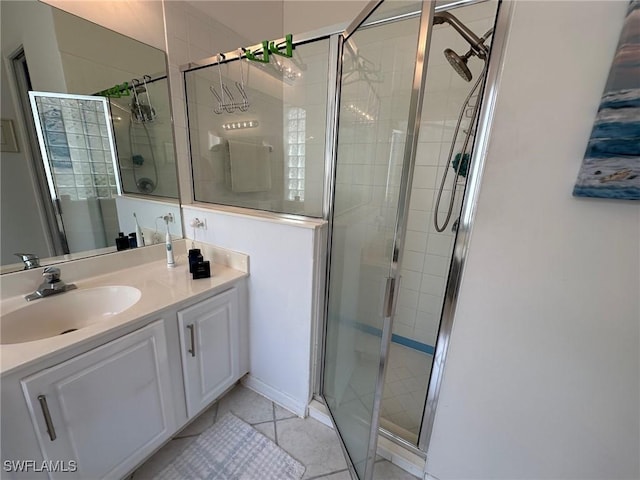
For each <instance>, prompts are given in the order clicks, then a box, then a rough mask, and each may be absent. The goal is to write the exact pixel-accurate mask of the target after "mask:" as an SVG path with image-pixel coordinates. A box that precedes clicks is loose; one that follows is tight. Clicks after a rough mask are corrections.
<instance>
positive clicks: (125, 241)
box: [116, 232, 129, 251]
mask: <svg viewBox="0 0 640 480" xmlns="http://www.w3.org/2000/svg"><path fill="white" fill-rule="evenodd" d="M116 248H117V249H118V251H120V250H128V249H129V237H125V236H124V233H122V232H120V233H119V234H118V238H116Z"/></svg>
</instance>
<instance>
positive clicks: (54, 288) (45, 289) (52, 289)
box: [24, 267, 78, 302]
mask: <svg viewBox="0 0 640 480" xmlns="http://www.w3.org/2000/svg"><path fill="white" fill-rule="evenodd" d="M42 276H43V277H44V281H43V282H42V283H41V284H40V286H39V287H38V289H37V290H36V291H35V292H33V293H30V294H29V295H26V296H25V297H24V298H25V299H26V300H27V302H30V301H31V300H36V299H38V298H43V297H48V296H50V295H55V294H56V293H64V292H67V291H69V290H73V289H75V288H78V287H76V286H75V284H73V283H64V282H63V281H62V280H60V269H59V268H57V267H46V268H45V269H44V270H43V271H42Z"/></svg>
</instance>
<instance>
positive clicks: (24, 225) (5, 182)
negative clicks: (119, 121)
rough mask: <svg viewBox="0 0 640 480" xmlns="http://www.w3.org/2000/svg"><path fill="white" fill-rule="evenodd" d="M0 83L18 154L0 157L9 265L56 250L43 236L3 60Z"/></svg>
mask: <svg viewBox="0 0 640 480" xmlns="http://www.w3.org/2000/svg"><path fill="white" fill-rule="evenodd" d="M0 75H1V78H0V82H1V84H2V96H1V98H0V107H1V108H2V110H1V117H2V119H3V120H4V119H7V120H11V121H12V122H13V128H14V130H15V134H16V138H17V142H18V148H19V149H20V151H19V152H2V154H0V180H1V181H2V184H1V185H0V192H2V201H0V206H1V207H2V211H1V212H0V220H1V221H2V223H1V224H0V231H2V236H1V237H0V241H1V243H0V252H1V253H2V261H1V262H0V264H2V265H7V264H13V263H19V262H20V260H19V259H18V257H16V256H14V255H13V254H14V253H18V252H21V253H36V254H37V255H38V256H39V257H41V258H44V257H49V256H51V255H52V254H53V251H51V250H50V249H49V246H48V244H47V242H46V239H45V238H44V235H43V234H42V229H43V222H44V221H45V219H44V218H42V217H41V216H40V210H39V208H38V204H37V203H36V190H35V183H34V182H35V179H32V178H31V170H30V168H29V162H30V158H29V157H30V155H29V154H28V148H29V146H28V144H27V141H26V138H25V137H24V135H23V132H22V131H21V130H20V128H19V127H20V125H19V122H18V112H17V111H16V110H15V108H14V106H13V101H12V98H11V95H10V91H9V88H8V77H7V72H6V68H5V60H4V58H3V59H2V65H1V68H0Z"/></svg>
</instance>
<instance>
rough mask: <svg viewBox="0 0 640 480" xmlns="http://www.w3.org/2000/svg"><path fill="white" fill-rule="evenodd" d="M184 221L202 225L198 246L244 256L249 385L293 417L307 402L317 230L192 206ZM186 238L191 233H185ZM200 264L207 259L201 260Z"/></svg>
mask: <svg viewBox="0 0 640 480" xmlns="http://www.w3.org/2000/svg"><path fill="white" fill-rule="evenodd" d="M183 215H184V221H185V224H186V225H189V223H190V222H191V220H192V219H193V218H194V217H198V218H199V219H200V220H206V224H207V229H206V230H197V232H196V239H197V240H198V241H202V242H206V243H210V244H213V245H217V246H220V247H223V248H228V249H230V250H236V251H239V252H242V253H246V254H248V255H249V262H250V274H249V278H248V289H249V338H250V347H249V348H250V354H249V355H250V365H251V368H250V377H249V380H248V383H249V385H250V386H251V387H252V388H254V389H255V390H257V391H259V392H260V393H263V394H265V395H266V396H267V397H270V398H271V399H273V400H275V401H276V402H278V403H280V404H281V405H283V406H284V407H286V408H289V409H290V410H292V411H294V412H295V413H297V414H299V415H305V414H306V409H307V405H308V402H309V400H310V397H311V393H312V390H311V336H312V332H311V326H312V323H313V322H312V321H313V315H314V313H315V312H314V311H313V305H314V304H313V292H314V291H315V286H314V283H313V282H314V278H315V271H316V270H315V269H316V268H322V264H320V263H318V260H316V259H315V256H316V255H315V243H314V242H316V241H317V238H318V237H317V234H318V230H317V227H319V225H320V224H321V222H313V223H312V222H308V223H306V224H300V225H296V224H295V222H289V224H286V223H277V222H273V221H269V220H265V219H257V218H255V217H254V218H251V217H247V216H244V215H236V214H227V213H221V212H214V211H208V210H206V209H198V208H192V207H184V208H183ZM186 235H187V238H192V237H193V230H192V229H190V228H187V229H186ZM205 260H210V259H208V258H205Z"/></svg>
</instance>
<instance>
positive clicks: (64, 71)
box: [0, 0, 182, 273]
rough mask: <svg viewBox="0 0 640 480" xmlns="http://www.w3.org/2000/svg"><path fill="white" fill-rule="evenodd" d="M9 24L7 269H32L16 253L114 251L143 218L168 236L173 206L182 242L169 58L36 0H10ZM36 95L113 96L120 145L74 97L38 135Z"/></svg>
mask: <svg viewBox="0 0 640 480" xmlns="http://www.w3.org/2000/svg"><path fill="white" fill-rule="evenodd" d="M0 20H1V26H0V32H1V35H2V38H1V42H0V48H1V50H2V69H1V70H2V72H1V74H2V79H1V82H0V86H1V89H2V97H1V102H0V106H1V109H2V111H1V116H2V123H3V139H4V138H5V125H6V126H7V128H9V127H11V133H14V132H15V137H16V142H15V144H16V146H17V148H12V149H8V148H5V147H4V140H3V149H2V152H1V154H0V155H1V157H0V158H1V162H0V165H1V167H2V170H1V174H0V178H1V180H2V186H1V188H0V193H1V197H2V198H1V201H0V205H1V207H2V212H1V215H0V219H1V222H2V225H1V248H0V253H1V257H2V258H1V260H2V261H1V265H2V267H1V270H0V271H1V272H2V273H7V272H11V271H17V270H21V269H22V268H23V266H24V265H23V263H22V262H21V259H20V258H19V257H17V256H15V254H16V253H22V254H26V253H30V254H35V255H37V256H38V257H39V258H40V264H41V265H47V264H52V263H59V262H63V261H67V260H71V259H76V258H83V257H86V256H92V255H100V254H105V253H113V252H116V251H117V250H116V246H115V245H116V242H115V239H116V237H117V236H118V233H119V232H123V233H124V234H125V235H129V234H130V233H132V232H135V231H136V221H137V223H138V224H139V225H140V228H141V230H142V233H143V235H144V238H145V244H146V245H151V244H153V243H161V242H162V241H163V240H164V233H165V231H166V226H165V224H164V222H163V221H162V220H161V218H160V217H162V216H166V215H167V214H168V213H170V214H171V216H172V217H173V219H174V221H173V223H170V224H169V230H170V232H171V234H172V235H173V236H174V237H176V238H181V237H182V222H181V220H180V205H179V200H178V198H179V196H178V180H177V172H176V155H175V147H174V136H173V129H172V123H171V111H170V94H169V85H168V80H167V62H166V55H165V53H164V52H163V51H162V50H158V49H157V48H154V47H151V46H148V45H146V44H144V43H141V42H139V41H137V40H133V39H131V38H128V37H126V36H124V35H121V34H119V33H116V32H113V31H111V30H108V29H106V28H104V27H101V26H99V25H96V24H94V23H92V22H89V21H87V20H84V19H82V18H79V17H77V16H75V15H71V14H69V13H67V12H64V11H62V10H59V9H56V8H54V7H51V6H49V5H46V4H43V3H41V2H39V1H36V0H21V1H11V0H9V1H4V0H3V1H2V2H0ZM29 91H38V92H47V94H48V95H52V96H56V95H58V96H59V97H64V96H65V95H83V96H93V97H95V98H96V99H98V98H102V99H106V102H107V104H108V116H107V119H108V127H109V130H110V131H111V133H112V136H113V140H114V142H112V145H109V142H104V141H100V140H101V139H100V136H99V135H98V136H94V132H92V131H91V128H92V127H99V125H98V121H97V120H96V122H94V121H93V120H92V119H91V118H85V117H86V116H87V115H94V116H95V113H91V112H88V111H86V110H83V109H82V108H75V106H73V105H67V104H66V103H68V102H67V100H63V101H62V102H61V103H60V101H58V104H57V106H52V107H50V108H49V110H50V111H48V115H49V116H50V117H49V120H48V121H49V123H50V126H51V129H52V130H51V132H50V133H48V134H47V135H45V137H44V138H46V141H45V144H43V143H42V141H40V142H39V141H38V135H37V132H36V122H35V121H34V117H33V114H32V112H31V108H30V103H29ZM65 102H66V103H65ZM55 115H58V117H57V118H54V117H55ZM78 115H80V116H81V117H82V118H79V117H78ZM76 117H78V118H76ZM40 120H41V119H39V122H40ZM51 122H53V123H51ZM54 123H55V125H54ZM7 132H8V130H7ZM96 135H97V134H96ZM105 138H106V137H105ZM41 139H42V135H41ZM103 140H104V139H103ZM47 142H53V143H51V144H48V143H47ZM16 150H17V151H16ZM43 151H44V152H45V153H44V155H43V154H42V152H43ZM111 155H114V156H115V159H116V162H115V165H116V169H117V171H116V172H115V175H114V172H110V171H107V170H109V169H111V170H113V166H112V164H111V163H110V162H105V158H109V157H110V156H111ZM52 172H54V173H55V175H56V179H57V181H56V182H55V183H52V182H50V181H49V182H48V181H47V176H49V180H50V178H51V174H52ZM111 177H113V178H117V179H118V184H117V185H112V183H113V182H111V181H110V180H109V178H111ZM105 179H107V181H106V183H105ZM137 243H138V242H137V241H136V242H133V241H132V242H131V244H132V245H134V244H137ZM120 244H121V245H122V242H120Z"/></svg>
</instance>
